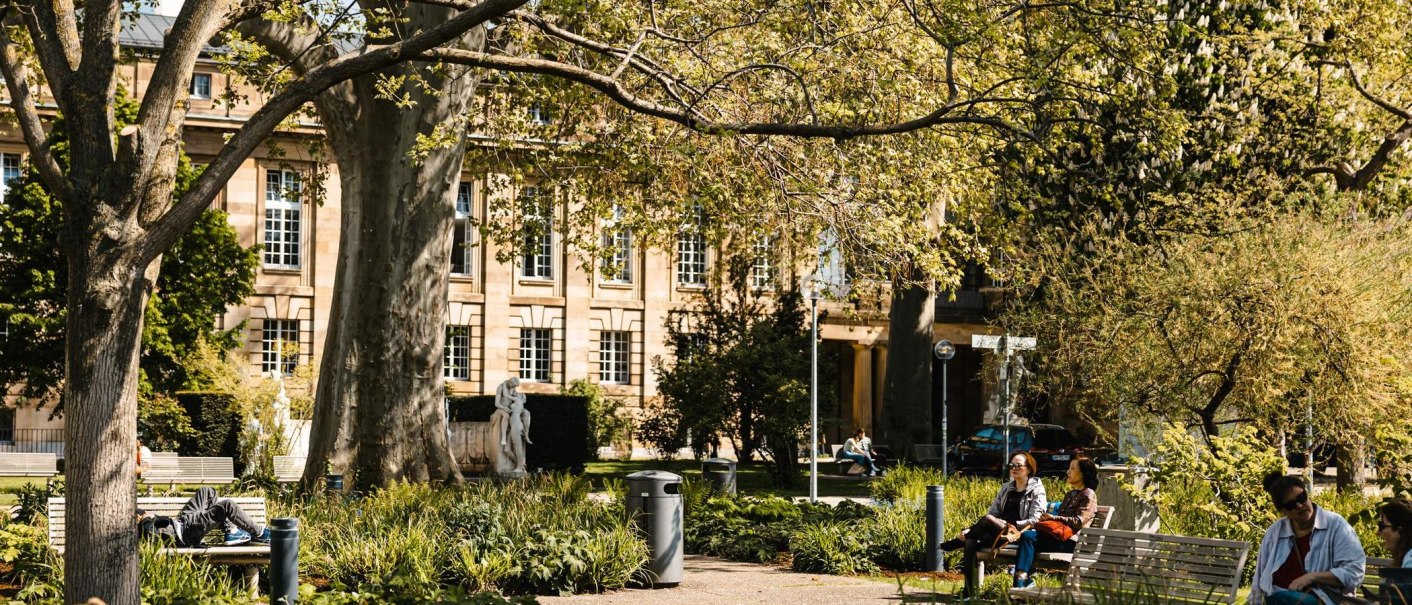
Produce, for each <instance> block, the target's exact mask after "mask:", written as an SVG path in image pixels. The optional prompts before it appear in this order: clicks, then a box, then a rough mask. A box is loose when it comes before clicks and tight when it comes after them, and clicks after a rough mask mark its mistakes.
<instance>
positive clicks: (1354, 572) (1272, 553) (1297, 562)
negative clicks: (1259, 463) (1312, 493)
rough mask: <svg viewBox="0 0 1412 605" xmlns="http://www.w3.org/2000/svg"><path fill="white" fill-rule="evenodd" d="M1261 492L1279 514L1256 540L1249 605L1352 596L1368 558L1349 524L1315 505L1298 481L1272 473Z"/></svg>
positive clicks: (1294, 604)
mask: <svg viewBox="0 0 1412 605" xmlns="http://www.w3.org/2000/svg"><path fill="white" fill-rule="evenodd" d="M1265 492H1266V493H1268V494H1270V500H1271V501H1272V502H1273V503H1274V504H1275V508H1276V509H1278V510H1279V511H1280V513H1281V514H1282V516H1281V517H1280V519H1279V520H1277V521H1275V524H1274V525H1271V526H1270V529H1268V530H1266V531H1265V538H1264V539H1263V540H1261V541H1260V553H1259V555H1258V556H1257V557H1256V560H1255V577H1254V579H1253V580H1252V581H1251V584H1250V605H1261V604H1262V603H1268V604H1269V605H1320V604H1321V603H1322V604H1323V605H1333V604H1334V603H1335V602H1336V601H1337V600H1338V599H1339V597H1341V596H1353V591H1354V590H1356V589H1357V588H1358V586H1359V585H1360V584H1362V583H1363V568H1364V566H1365V565H1367V562H1368V558H1367V556H1366V555H1364V554H1363V545H1362V544H1361V543H1359V541H1358V534H1356V533H1354V532H1353V527H1352V526H1350V525H1349V524H1348V521H1347V520H1345V519H1344V518H1343V517H1342V516H1340V515H1339V514H1338V513H1335V512H1333V511H1330V510H1328V509H1325V508H1323V507H1320V506H1316V505H1315V504H1314V501H1313V500H1310V499H1309V486H1308V485H1307V484H1306V483H1304V479H1302V478H1300V477H1295V476H1281V475H1280V474H1279V473H1272V474H1271V475H1270V476H1268V477H1266V478H1265Z"/></svg>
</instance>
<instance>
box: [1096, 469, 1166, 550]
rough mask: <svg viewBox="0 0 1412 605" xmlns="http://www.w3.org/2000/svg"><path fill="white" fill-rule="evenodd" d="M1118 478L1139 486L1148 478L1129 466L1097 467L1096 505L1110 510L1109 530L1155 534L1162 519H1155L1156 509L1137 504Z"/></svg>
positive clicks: (1140, 503)
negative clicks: (1108, 507)
mask: <svg viewBox="0 0 1412 605" xmlns="http://www.w3.org/2000/svg"><path fill="white" fill-rule="evenodd" d="M1117 475H1122V476H1123V477H1125V478H1126V480H1127V481H1129V482H1136V483H1137V484H1138V485H1142V484H1143V482H1145V481H1146V479H1147V475H1146V474H1145V473H1143V472H1142V471H1141V470H1140V469H1135V468H1134V467H1131V466H1101V467H1099V468H1098V477H1099V479H1098V505H1099V506H1111V507H1113V520H1112V521H1111V522H1110V523H1109V524H1108V528H1109V529H1122V530H1127V531H1140V532H1145V533H1157V531H1158V530H1159V529H1160V528H1161V526H1162V520H1161V519H1159V518H1158V517H1157V509H1155V508H1153V507H1151V506H1149V505H1147V504H1144V503H1142V502H1138V501H1137V500H1136V499H1134V498H1133V497H1132V495H1130V494H1128V492H1127V490H1125V489H1123V487H1122V486H1121V485H1119V484H1118V479H1117Z"/></svg>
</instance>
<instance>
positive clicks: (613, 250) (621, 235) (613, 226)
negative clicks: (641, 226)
mask: <svg viewBox="0 0 1412 605" xmlns="http://www.w3.org/2000/svg"><path fill="white" fill-rule="evenodd" d="M603 247H604V248H606V249H607V250H608V251H609V253H608V256H607V257H606V258H604V259H603V279H605V280H607V281H610V282H618V283H631V282H632V229H629V228H627V227H625V226H623V207H622V206H619V205H617V204H614V205H613V219H612V221H611V222H609V223H608V224H607V225H605V229H604V231H603Z"/></svg>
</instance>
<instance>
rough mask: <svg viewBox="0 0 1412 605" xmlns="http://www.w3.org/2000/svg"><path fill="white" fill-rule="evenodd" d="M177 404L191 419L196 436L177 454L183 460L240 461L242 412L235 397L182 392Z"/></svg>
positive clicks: (215, 393) (205, 392) (185, 443)
mask: <svg viewBox="0 0 1412 605" xmlns="http://www.w3.org/2000/svg"><path fill="white" fill-rule="evenodd" d="M176 400H177V402H178V403H180V404H181V407H182V409H184V410H186V416H187V417H188V418H190V419H191V427H192V428H193V429H194V430H195V432H194V434H193V435H192V436H191V437H190V438H188V439H186V440H184V441H183V442H182V444H181V448H180V449H178V450H177V451H178V452H180V453H181V455H183V456H221V457H230V458H239V457H240V430H241V424H242V423H241V419H240V409H239V407H238V406H237V405H236V401H235V397H233V396H231V395H229V394H227V393H217V392H210V391H182V392H180V393H177V394H176Z"/></svg>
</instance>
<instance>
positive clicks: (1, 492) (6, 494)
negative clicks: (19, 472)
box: [0, 477, 44, 506]
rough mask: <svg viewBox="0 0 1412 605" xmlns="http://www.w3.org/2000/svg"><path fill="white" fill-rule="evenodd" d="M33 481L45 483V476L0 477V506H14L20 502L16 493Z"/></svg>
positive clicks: (34, 482)
mask: <svg viewBox="0 0 1412 605" xmlns="http://www.w3.org/2000/svg"><path fill="white" fill-rule="evenodd" d="M32 483H33V484H39V485H44V477H0V506H14V505H15V504H16V503H17V502H19V497H18V496H16V495H15V494H16V493H17V492H19V491H20V488H21V487H24V486H26V485H30V484H32Z"/></svg>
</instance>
